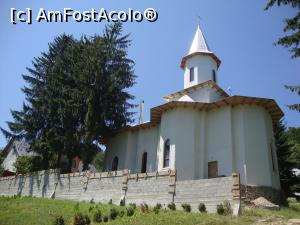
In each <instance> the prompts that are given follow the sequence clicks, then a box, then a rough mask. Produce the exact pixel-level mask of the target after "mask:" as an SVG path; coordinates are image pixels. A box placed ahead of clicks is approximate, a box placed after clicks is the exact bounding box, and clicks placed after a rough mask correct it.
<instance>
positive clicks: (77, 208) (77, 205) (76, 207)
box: [74, 202, 79, 212]
mask: <svg viewBox="0 0 300 225" xmlns="http://www.w3.org/2000/svg"><path fill="white" fill-rule="evenodd" d="M74 211H75V212H78V211H79V202H77V203H76V204H75V205H74Z"/></svg>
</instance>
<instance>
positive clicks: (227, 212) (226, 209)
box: [223, 200, 232, 215]
mask: <svg viewBox="0 0 300 225" xmlns="http://www.w3.org/2000/svg"><path fill="white" fill-rule="evenodd" d="M223 206H224V214H225V215H230V214H232V208H231V205H230V202H229V201H228V200H224V201H223Z"/></svg>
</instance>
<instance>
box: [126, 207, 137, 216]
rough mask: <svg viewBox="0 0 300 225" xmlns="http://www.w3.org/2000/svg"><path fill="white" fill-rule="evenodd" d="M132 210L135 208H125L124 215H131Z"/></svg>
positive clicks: (132, 213)
mask: <svg viewBox="0 0 300 225" xmlns="http://www.w3.org/2000/svg"><path fill="white" fill-rule="evenodd" d="M134 211H135V208H133V207H128V208H127V209H126V215H127V216H129V217H130V216H133V215H134Z"/></svg>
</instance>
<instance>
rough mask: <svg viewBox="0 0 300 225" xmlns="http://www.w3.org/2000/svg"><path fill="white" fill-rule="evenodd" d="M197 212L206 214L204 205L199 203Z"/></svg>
mask: <svg viewBox="0 0 300 225" xmlns="http://www.w3.org/2000/svg"><path fill="white" fill-rule="evenodd" d="M198 210H199V212H202V213H206V207H205V204H204V203H199V205H198Z"/></svg>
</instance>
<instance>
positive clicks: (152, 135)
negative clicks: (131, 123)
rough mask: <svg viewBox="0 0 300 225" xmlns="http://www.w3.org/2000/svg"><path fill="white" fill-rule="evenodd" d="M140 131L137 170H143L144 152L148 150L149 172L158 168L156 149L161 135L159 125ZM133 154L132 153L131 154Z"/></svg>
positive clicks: (138, 171)
mask: <svg viewBox="0 0 300 225" xmlns="http://www.w3.org/2000/svg"><path fill="white" fill-rule="evenodd" d="M137 132H138V136H137V137H138V140H137V153H136V156H137V158H136V165H137V166H136V171H135V172H137V173H140V172H141V168H142V157H143V153H144V152H147V167H146V168H147V172H153V171H156V170H157V165H156V156H157V154H156V150H157V143H158V137H159V134H158V132H159V126H156V127H152V128H147V129H141V130H139V131H137ZM131 156H132V155H131Z"/></svg>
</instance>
